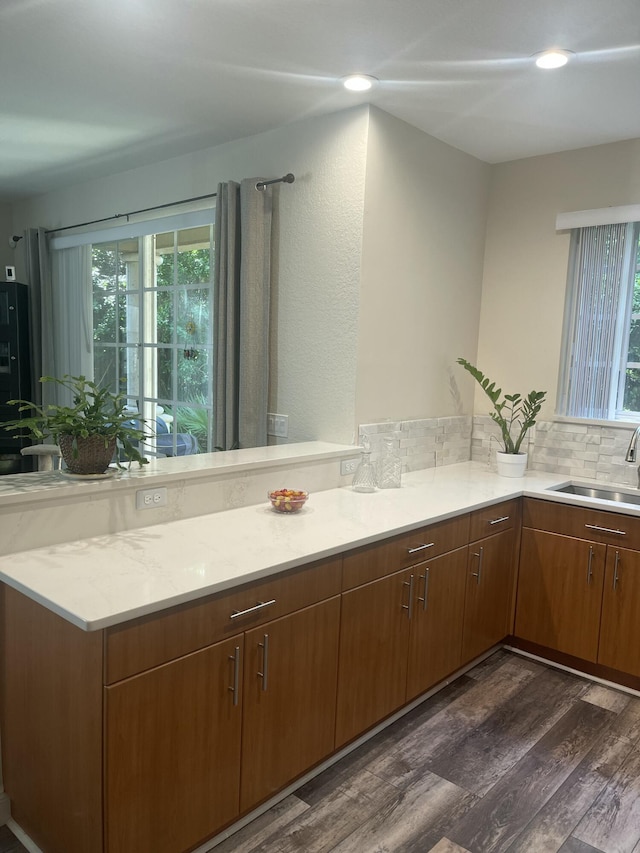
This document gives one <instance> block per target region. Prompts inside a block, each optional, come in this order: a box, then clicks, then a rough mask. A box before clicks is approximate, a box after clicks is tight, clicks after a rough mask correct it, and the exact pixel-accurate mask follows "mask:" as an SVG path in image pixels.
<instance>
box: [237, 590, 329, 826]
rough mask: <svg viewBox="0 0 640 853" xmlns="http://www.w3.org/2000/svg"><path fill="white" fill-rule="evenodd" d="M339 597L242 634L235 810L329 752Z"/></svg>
mask: <svg viewBox="0 0 640 853" xmlns="http://www.w3.org/2000/svg"><path fill="white" fill-rule="evenodd" d="M339 630H340V596H335V597H334V598H330V599H328V600H327V601H323V602H321V603H320V604H314V605H312V606H311V607H307V608H305V609H303V610H299V611H296V612H295V613H292V614H291V615H290V616H283V617H282V618H281V619H275V620H274V621H272V622H268V623H266V624H265V625H263V626H261V627H260V628H255V629H253V630H252V631H248V632H247V633H246V634H245V649H246V660H245V675H244V728H243V748H242V781H241V796H240V808H241V811H243V812H244V811H247V810H248V809H250V808H251V807H252V806H254V805H256V804H257V803H259V802H261V801H262V800H265V799H266V798H267V797H270V796H271V795H273V794H275V793H276V792H277V791H279V790H280V789H281V788H283V787H284V786H285V785H286V784H287V783H288V782H290V781H291V780H293V779H295V778H296V776H299V775H300V774H301V773H303V772H304V771H305V770H308V769H309V768H310V767H313V765H314V764H317V763H318V762H319V761H321V760H322V759H323V758H325V757H326V756H327V755H329V754H330V753H331V752H333V743H334V732H335V708H336V677H337V671H338V635H339Z"/></svg>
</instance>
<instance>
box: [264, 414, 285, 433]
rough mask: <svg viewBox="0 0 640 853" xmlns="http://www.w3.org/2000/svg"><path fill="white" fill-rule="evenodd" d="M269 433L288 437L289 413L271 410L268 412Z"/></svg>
mask: <svg viewBox="0 0 640 853" xmlns="http://www.w3.org/2000/svg"><path fill="white" fill-rule="evenodd" d="M267 435H276V436H278V437H279V438H287V436H288V435H289V415H277V414H275V413H273V412H269V413H268V414H267Z"/></svg>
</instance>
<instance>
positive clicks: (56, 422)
mask: <svg viewBox="0 0 640 853" xmlns="http://www.w3.org/2000/svg"><path fill="white" fill-rule="evenodd" d="M40 381H41V382H55V383H56V384H57V385H60V386H61V387H63V388H66V389H68V390H69V391H71V393H72V395H73V405H72V406H59V405H54V404H48V405H45V406H39V405H37V404H36V403H32V402H30V401H29V400H9V404H10V405H13V406H18V411H19V412H26V411H32V412H33V413H34V414H32V415H30V416H27V417H21V418H16V419H15V420H11V421H5V422H4V423H3V424H2V427H3V429H6V430H18V434H19V435H28V436H29V437H30V438H32V439H34V440H35V441H43V440H44V439H46V438H52V439H53V441H54V442H55V443H56V444H57V445H58V446H59V447H60V452H61V454H62V458H63V459H64V461H65V463H66V465H67V468H68V470H69V471H70V472H71V473H72V474H84V475H88V474H92V475H96V474H104V473H105V472H106V470H107V468H108V467H109V465H110V463H111V461H112V460H113V458H114V453H115V452H116V448H118V450H119V451H120V452H121V453H122V455H123V456H124V458H125V459H126V460H128V462H129V463H131V462H132V461H135V462H138V464H140V465H144V464H146V463H147V462H148V461H149V460H148V459H146V458H145V457H144V456H143V455H142V454H141V452H140V450H139V447H138V443H139V442H140V441H142V440H143V439H144V438H145V432H144V430H143V429H140V428H139V427H138V426H135V425H134V423H133V421H132V419H131V413H130V412H127V411H125V406H126V397H125V395H124V394H114V393H112V392H111V391H109V390H108V389H107V388H99V387H98V386H97V385H96V384H95V383H94V382H91V381H90V380H88V379H86V377H84V376H69V375H65V376H64V377H63V378H62V379H55V378H54V377H52V376H43V377H42V378H41V380H40ZM137 423H138V424H139V423H140V421H137ZM116 462H117V465H118V467H119V468H123V467H124V466H123V465H122V464H121V463H120V460H119V459H116Z"/></svg>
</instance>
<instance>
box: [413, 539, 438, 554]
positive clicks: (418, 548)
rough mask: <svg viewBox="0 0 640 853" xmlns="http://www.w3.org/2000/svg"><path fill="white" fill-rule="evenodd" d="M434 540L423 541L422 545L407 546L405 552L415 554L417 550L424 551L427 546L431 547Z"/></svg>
mask: <svg viewBox="0 0 640 853" xmlns="http://www.w3.org/2000/svg"><path fill="white" fill-rule="evenodd" d="M435 544H436V543H435V542H425V543H423V544H422V545H416V547H415V548H407V554H417V553H418V551H426V550H427V548H433V546H434V545H435Z"/></svg>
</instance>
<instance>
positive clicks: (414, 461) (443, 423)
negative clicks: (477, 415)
mask: <svg viewBox="0 0 640 853" xmlns="http://www.w3.org/2000/svg"><path fill="white" fill-rule="evenodd" d="M358 435H359V441H360V443H362V439H363V437H364V436H365V435H366V436H368V437H369V440H370V442H371V458H372V459H373V460H374V461H375V460H376V459H378V458H379V457H380V454H381V453H382V450H383V448H384V439H385V438H386V437H388V436H391V437H392V438H393V439H394V441H395V445H394V446H395V448H396V450H398V451H399V453H400V456H401V458H402V470H403V471H418V470H420V469H422V468H435V467H436V466H438V467H440V466H441V465H453V463H454V462H466V461H467V460H468V459H469V458H470V446H471V417H470V416H468V415H456V416H452V417H447V418H426V419H423V420H413V421H382V422H381V423H376V424H360V427H359V429H358Z"/></svg>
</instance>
